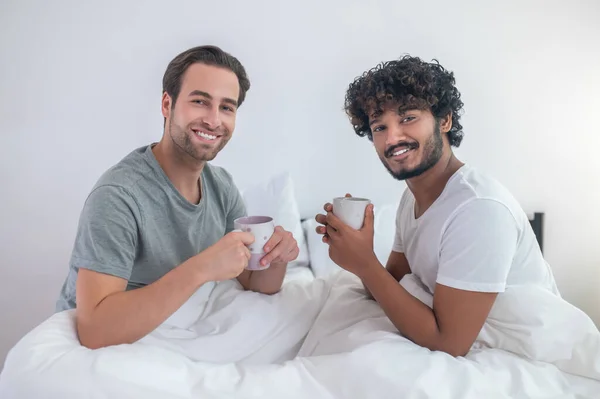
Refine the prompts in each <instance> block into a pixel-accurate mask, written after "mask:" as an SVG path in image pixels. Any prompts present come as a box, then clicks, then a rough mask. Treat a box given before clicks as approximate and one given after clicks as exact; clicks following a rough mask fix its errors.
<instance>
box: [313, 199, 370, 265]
mask: <svg viewBox="0 0 600 399" xmlns="http://www.w3.org/2000/svg"><path fill="white" fill-rule="evenodd" d="M325 209H326V211H327V215H317V218H316V219H317V221H318V222H319V223H322V224H324V225H325V226H324V227H319V228H318V229H317V231H318V232H326V235H325V236H324V237H323V241H324V242H325V243H327V244H328V245H329V257H330V258H331V260H332V261H334V262H335V263H336V264H337V265H338V266H340V267H341V268H343V269H346V270H347V271H349V272H350V273H353V274H355V275H357V276H358V277H361V274H363V272H365V271H366V270H368V269H369V267H371V266H373V265H376V264H378V263H379V261H378V260H377V257H376V256H375V252H374V250H373V236H374V234H375V228H374V215H373V205H372V204H369V205H368V206H367V208H366V209H365V220H364V222H363V227H362V228H361V229H360V230H355V229H353V228H352V227H350V226H348V225H347V224H345V223H344V222H342V221H341V220H340V219H339V218H338V217H336V216H335V215H334V214H333V212H332V209H331V207H327V206H326V207H325Z"/></svg>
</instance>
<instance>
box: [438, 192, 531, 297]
mask: <svg viewBox="0 0 600 399" xmlns="http://www.w3.org/2000/svg"><path fill="white" fill-rule="evenodd" d="M518 237H519V229H518V225H517V222H516V220H515V218H514V216H513V215H512V213H511V212H510V210H509V209H508V208H507V207H506V206H505V205H504V204H502V203H500V202H498V201H495V200H491V199H476V200H473V201H471V202H469V203H467V204H465V205H463V206H462V207H461V208H460V209H459V210H457V212H456V213H455V215H454V216H453V217H452V218H451V219H450V221H449V223H448V224H447V226H446V228H445V229H444V231H443V233H442V241H441V245H440V254H439V270H438V275H437V283H439V284H442V285H445V286H448V287H453V288H457V289H462V290H467V291H479V292H503V291H504V290H505V287H506V280H507V276H508V273H509V271H510V268H511V265H512V261H513V258H514V256H515V251H516V248H517V241H518Z"/></svg>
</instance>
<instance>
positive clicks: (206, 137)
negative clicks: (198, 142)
mask: <svg viewBox="0 0 600 399" xmlns="http://www.w3.org/2000/svg"><path fill="white" fill-rule="evenodd" d="M192 132H194V134H195V135H196V136H198V137H199V138H201V139H203V140H205V141H215V140H216V139H218V138H219V137H221V136H218V135H214V134H210V133H207V132H205V131H203V130H193V129H192Z"/></svg>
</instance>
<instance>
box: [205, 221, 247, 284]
mask: <svg viewBox="0 0 600 399" xmlns="http://www.w3.org/2000/svg"><path fill="white" fill-rule="evenodd" d="M253 242H254V236H253V235H252V234H250V233H246V232H239V231H233V232H231V233H228V234H226V235H225V236H224V237H223V238H221V239H220V240H219V241H217V242H216V243H215V244H213V245H211V246H210V247H208V248H207V249H205V250H204V251H202V252H201V253H199V254H198V255H196V256H197V262H198V264H199V265H201V268H202V271H203V272H204V275H205V276H206V279H207V280H208V281H223V280H230V279H233V278H236V277H237V276H239V275H240V274H241V273H242V272H243V271H244V269H245V268H246V266H248V261H249V260H250V250H248V248H247V247H246V245H250V244H252V243H253Z"/></svg>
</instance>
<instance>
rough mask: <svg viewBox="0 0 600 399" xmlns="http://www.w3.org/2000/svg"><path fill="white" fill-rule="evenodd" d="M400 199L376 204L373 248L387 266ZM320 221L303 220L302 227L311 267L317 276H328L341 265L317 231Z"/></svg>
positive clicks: (378, 257)
mask: <svg viewBox="0 0 600 399" xmlns="http://www.w3.org/2000/svg"><path fill="white" fill-rule="evenodd" d="M398 205H399V201H398V202H396V203H390V204H385V205H383V206H377V205H375V209H374V213H375V236H374V237H373V250H374V252H375V256H377V259H378V260H379V262H380V263H381V264H382V265H383V266H385V264H386V263H387V260H388V258H389V256H390V252H391V251H392V246H393V244H394V236H395V234H396V211H397V209H398ZM317 226H320V224H319V223H317V221H316V220H315V218H314V217H312V218H309V219H306V220H304V221H303V222H302V228H303V229H304V231H305V234H306V241H307V244H308V253H309V257H310V267H311V268H312V270H313V273H314V275H315V277H326V276H328V275H330V274H332V273H335V272H336V271H339V270H340V267H339V266H338V265H336V264H335V263H334V262H333V261H332V260H331V259H330V258H329V247H328V246H327V244H325V243H324V242H323V241H322V237H323V236H322V235H321V234H318V233H317V232H316V228H317Z"/></svg>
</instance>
